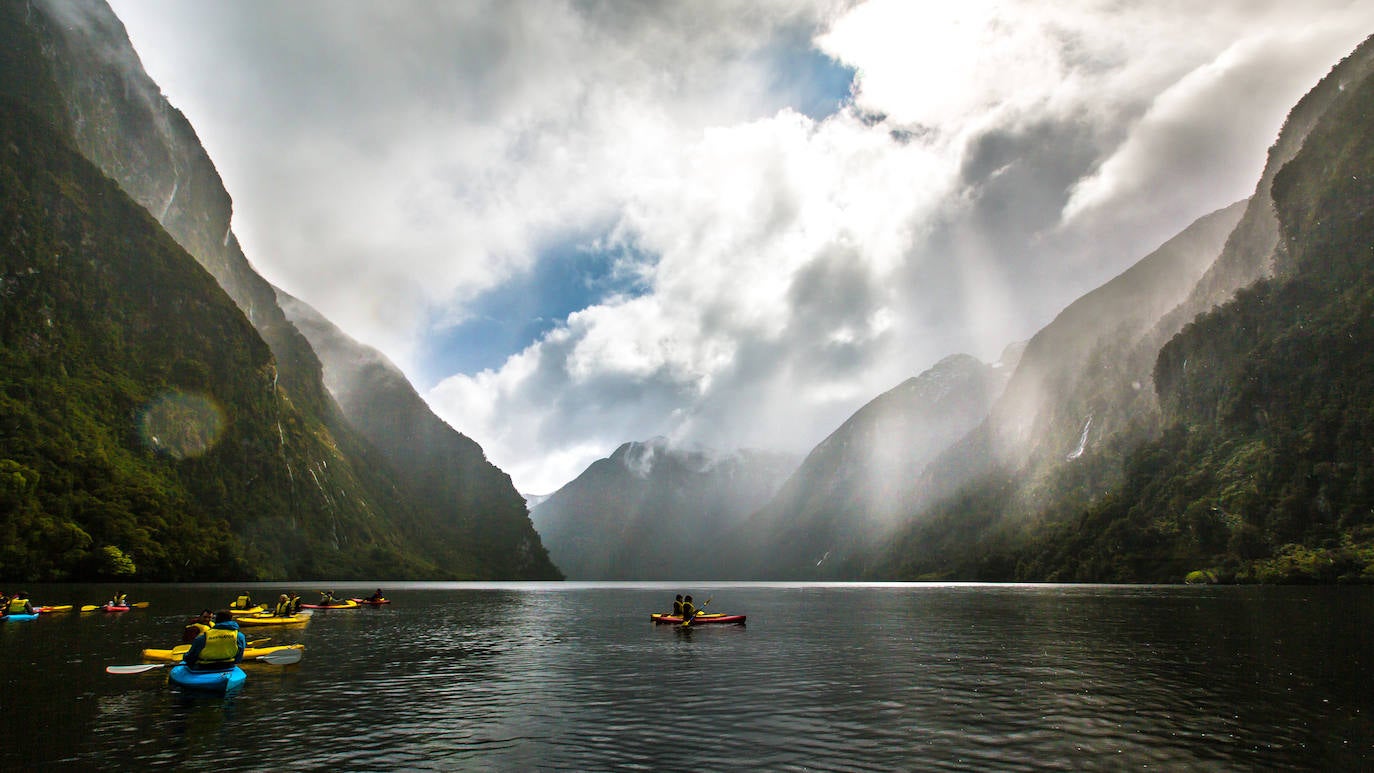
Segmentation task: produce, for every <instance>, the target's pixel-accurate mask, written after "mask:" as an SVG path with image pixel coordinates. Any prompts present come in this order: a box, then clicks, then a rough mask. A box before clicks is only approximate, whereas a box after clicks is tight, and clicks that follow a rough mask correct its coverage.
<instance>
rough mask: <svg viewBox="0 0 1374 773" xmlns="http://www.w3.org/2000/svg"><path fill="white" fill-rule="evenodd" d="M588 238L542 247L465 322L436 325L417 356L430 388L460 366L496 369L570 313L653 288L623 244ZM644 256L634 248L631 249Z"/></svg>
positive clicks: (462, 368) (464, 370)
mask: <svg viewBox="0 0 1374 773" xmlns="http://www.w3.org/2000/svg"><path fill="white" fill-rule="evenodd" d="M590 241H591V240H589V239H576V240H573V239H569V240H566V241H563V242H559V243H556V244H554V245H551V246H550V247H548V248H547V249H545V250H544V251H543V252H541V253H540V255H539V257H538V260H537V261H536V262H535V265H534V266H533V267H532V268H531V269H530V270H529V271H527V272H525V273H524V274H521V275H519V276H515V277H512V278H510V279H509V280H507V281H506V282H505V283H504V284H502V285H500V286H498V287H494V288H492V289H491V290H489V291H487V292H486V293H485V294H483V295H482V296H480V297H478V298H477V299H476V300H475V301H473V302H472V304H471V305H470V307H469V309H468V311H469V314H470V316H469V317H468V319H467V320H465V321H464V322H463V323H462V324H459V325H456V326H452V327H448V328H442V329H439V330H437V331H436V332H435V333H434V334H433V335H431V336H430V337H429V339H428V340H427V341H426V347H425V351H424V352H423V353H422V354H421V355H420V357H419V358H418V361H419V362H420V363H422V364H423V365H424V366H425V372H424V373H423V374H420V375H421V378H422V379H423V380H424V381H425V382H426V386H424V387H423V389H422V390H421V391H423V390H424V389H429V388H430V387H431V386H433V385H434V384H435V383H437V382H438V381H440V380H441V379H444V378H446V377H448V376H451V375H453V374H455V373H465V374H469V375H471V374H475V373H479V372H481V371H483V370H486V369H488V368H491V369H497V368H500V367H501V364H502V363H504V362H505V361H506V358H508V357H510V356H511V355H512V354H515V353H517V352H519V351H521V350H523V349H524V348H525V347H527V346H529V345H530V344H532V343H534V342H535V341H537V340H539V339H540V338H541V337H542V336H543V335H544V334H545V333H547V332H549V331H550V330H552V329H553V328H554V327H555V326H557V325H559V324H561V323H562V322H563V321H564V320H566V319H567V318H568V315H569V314H572V313H573V312H575V311H580V310H582V309H585V308H587V307H588V306H593V305H596V304H597V303H599V302H600V301H602V300H603V299H605V298H607V297H610V296H614V295H623V296H629V297H636V296H639V295H643V294H644V293H645V292H647V289H648V288H647V287H646V286H645V285H644V284H643V282H642V280H641V279H640V277H639V276H637V275H630V276H627V275H626V272H623V271H618V270H617V266H618V265H619V264H620V263H621V262H622V261H623V260H624V259H625V257H626V253H625V251H624V250H623V249H619V248H617V249H615V250H593V249H590V248H589V247H588V246H587V245H588V244H589V243H590ZM630 257H631V259H632V260H635V262H639V261H638V259H637V258H636V257H635V256H630Z"/></svg>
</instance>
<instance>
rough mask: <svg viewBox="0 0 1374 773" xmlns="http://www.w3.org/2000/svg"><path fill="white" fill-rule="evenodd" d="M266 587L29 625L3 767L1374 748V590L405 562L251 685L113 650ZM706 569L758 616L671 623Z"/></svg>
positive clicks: (1263, 760) (709, 762)
mask: <svg viewBox="0 0 1374 773" xmlns="http://www.w3.org/2000/svg"><path fill="white" fill-rule="evenodd" d="M241 587H242V586H227V585H224V586H138V587H134V588H128V589H126V590H128V591H129V592H130V597H131V599H133V600H146V601H150V602H151V606H150V607H149V608H148V609H144V610H135V611H132V612H128V613H124V614H122V615H105V614H102V613H98V612H97V613H87V614H80V613H75V612H74V613H68V614H57V615H49V616H44V617H43V618H42V619H39V620H36V621H33V622H28V623H4V624H0V648H2V650H0V651H3V653H4V661H5V668H4V675H3V677H2V679H3V692H0V722H3V726H4V728H5V730H6V737H7V741H6V742H5V743H3V744H0V770H33V769H64V770H66V769H92V768H94V769H146V768H157V767H163V768H198V769H210V768H216V769H220V770H285V769H291V770H328V771H334V770H395V769H405V770H532V769H564V770H608V769H620V770H623V769H645V770H674V769H692V768H695V769H702V770H728V769H755V770H758V769H772V770H835V771H852V770H883V771H889V770H1068V771H1078V770H1121V769H1128V768H1130V769H1150V770H1161V769H1162V770H1190V771H1193V770H1274V769H1286V770H1294V769H1297V770H1358V769H1368V768H1370V767H1371V766H1374V685H1371V676H1374V652H1371V646H1372V645H1374V635H1371V632H1370V627H1371V623H1372V622H1374V589H1367V588H1254V587H1245V588H1239V587H1229V588H1185V587H1102V586H1044V585H1021V586H987V585H981V586H979V585H974V586H968V585H895V586H894V585H790V584H728V583H712V584H700V585H696V586H693V587H677V586H674V585H671V584H665V583H548V584H544V583H511V584H462V583H459V584H433V583H423V584H390V585H386V586H385V590H386V591H387V593H388V595H389V596H390V597H391V598H392V599H394V602H395V603H394V604H393V605H391V606H390V607H383V608H380V609H359V610H352V611H323V612H320V613H318V614H317V615H316V616H315V617H314V619H313V620H312V622H311V623H310V624H309V625H308V626H306V627H304V628H297V629H287V630H282V629H248V630H246V633H247V634H248V637H249V638H250V639H252V638H260V637H263V636H270V637H272V638H273V642H272V643H282V644H285V643H293V642H303V643H305V645H306V650H305V658H304V660H303V661H302V662H301V663H299V664H297V665H293V666H284V667H283V666H268V665H263V664H260V665H255V666H250V667H248V668H247V670H248V671H249V674H248V682H247V684H246V685H245V686H244V688H243V689H242V690H240V691H238V692H237V693H236V694H233V695H231V696H230V697H227V698H225V697H210V696H196V695H188V694H183V693H181V692H179V691H178V690H176V689H175V688H172V687H170V686H168V684H167V678H166V672H165V670H159V671H154V672H152V673H148V674H142V675H132V676H129V675H125V676H115V675H110V674H106V673H104V668H105V666H107V665H117V664H135V663H139V662H140V659H139V651H140V650H141V649H142V648H144V647H154V646H156V647H170V646H172V645H173V644H175V643H176V642H177V640H178V638H179V635H180V631H181V627H182V624H183V623H184V621H185V619H186V618H187V617H188V616H189V615H190V614H191V613H193V612H196V611H198V610H199V609H200V608H202V607H205V606H211V607H220V606H223V605H225V604H226V603H227V602H228V601H229V599H230V598H231V597H232V596H233V595H234V594H235V592H236V591H237V590H239V589H240V588H241ZM248 587H249V588H250V589H251V590H252V591H253V592H254V595H255V596H257V597H263V598H267V597H272V598H275V596H276V593H277V592H279V591H280V590H283V589H286V588H285V586H281V585H267V584H264V585H252V586H248ZM317 588H318V586H313V585H312V586H309V587H300V588H298V590H300V591H302V596H304V597H305V598H306V600H307V601H309V600H311V599H312V597H313V596H314V595H315V591H316V590H317ZM372 588H373V586H372V585H364V584H357V583H354V584H347V585H345V584H338V585H336V586H334V589H335V590H337V591H339V592H340V593H341V594H351V595H366V593H367V592H370V591H371V590H372ZM29 590H30V595H31V596H32V597H33V598H34V599H35V601H38V602H42V603H52V604H61V603H72V604H77V605H80V604H83V603H84V604H89V603H97V602H99V601H100V600H101V599H102V598H104V597H107V596H108V594H109V593H110V591H111V590H112V588H110V587H109V586H104V587H101V586H72V585H60V586H40V587H33V588H29ZM305 591H309V593H306V592H305ZM680 591H685V592H690V593H693V594H695V595H696V597H697V600H698V601H699V602H700V601H701V600H704V599H706V598H707V597H711V598H712V599H713V601H712V603H711V605H710V608H709V609H710V610H711V611H720V612H738V613H746V614H748V616H749V621H748V625H747V626H744V627H740V626H717V627H711V626H707V627H701V628H695V629H690V630H686V631H684V630H682V629H679V628H676V627H666V626H664V627H655V626H654V625H652V624H651V623H650V622H649V621H648V614H649V612H651V611H655V610H657V609H659V608H661V607H665V606H667V605H668V604H669V603H670V601H671V599H672V595H673V593H675V592H680ZM23 739H27V741H25V740H23Z"/></svg>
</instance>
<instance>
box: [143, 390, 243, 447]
mask: <svg viewBox="0 0 1374 773" xmlns="http://www.w3.org/2000/svg"><path fill="white" fill-rule="evenodd" d="M223 431H224V411H223V410H222V409H221V408H220V407H219V405H218V404H216V403H215V401H214V400H211V399H210V398H209V397H206V396H204V395H196V394H185V393H181V392H168V393H167V394H164V395H162V396H160V397H158V398H157V399H155V400H153V401H152V402H150V403H149V404H148V407H147V408H145V409H144V410H143V416H142V418H141V419H140V420H139V434H140V435H141V436H142V437H143V442H144V443H146V444H147V445H148V447H149V448H151V449H153V450H154V451H157V452H158V453H163V454H168V455H170V456H172V457H175V458H177V459H187V458H190V457H194V456H200V455H202V454H204V453H207V452H208V451H209V450H210V449H212V448H214V447H215V443H216V442H218V441H219V438H220V435H221V433H223Z"/></svg>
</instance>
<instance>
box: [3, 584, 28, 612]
mask: <svg viewBox="0 0 1374 773" xmlns="http://www.w3.org/2000/svg"><path fill="white" fill-rule="evenodd" d="M5 614H7V615H31V614H33V604H31V603H29V594H28V591H22V590H21V591H19V592H18V593H16V594H14V598H12V599H10V602H9V604H7V605H5Z"/></svg>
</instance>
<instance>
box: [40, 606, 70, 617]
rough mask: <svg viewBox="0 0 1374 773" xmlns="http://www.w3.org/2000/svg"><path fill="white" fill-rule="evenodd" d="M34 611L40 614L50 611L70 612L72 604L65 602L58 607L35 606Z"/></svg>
mask: <svg viewBox="0 0 1374 773" xmlns="http://www.w3.org/2000/svg"><path fill="white" fill-rule="evenodd" d="M33 611H35V612H37V613H38V614H40V615H46V614H48V613H49V612H70V611H72V605H71V604H63V605H61V606H56V607H34V608H33Z"/></svg>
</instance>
